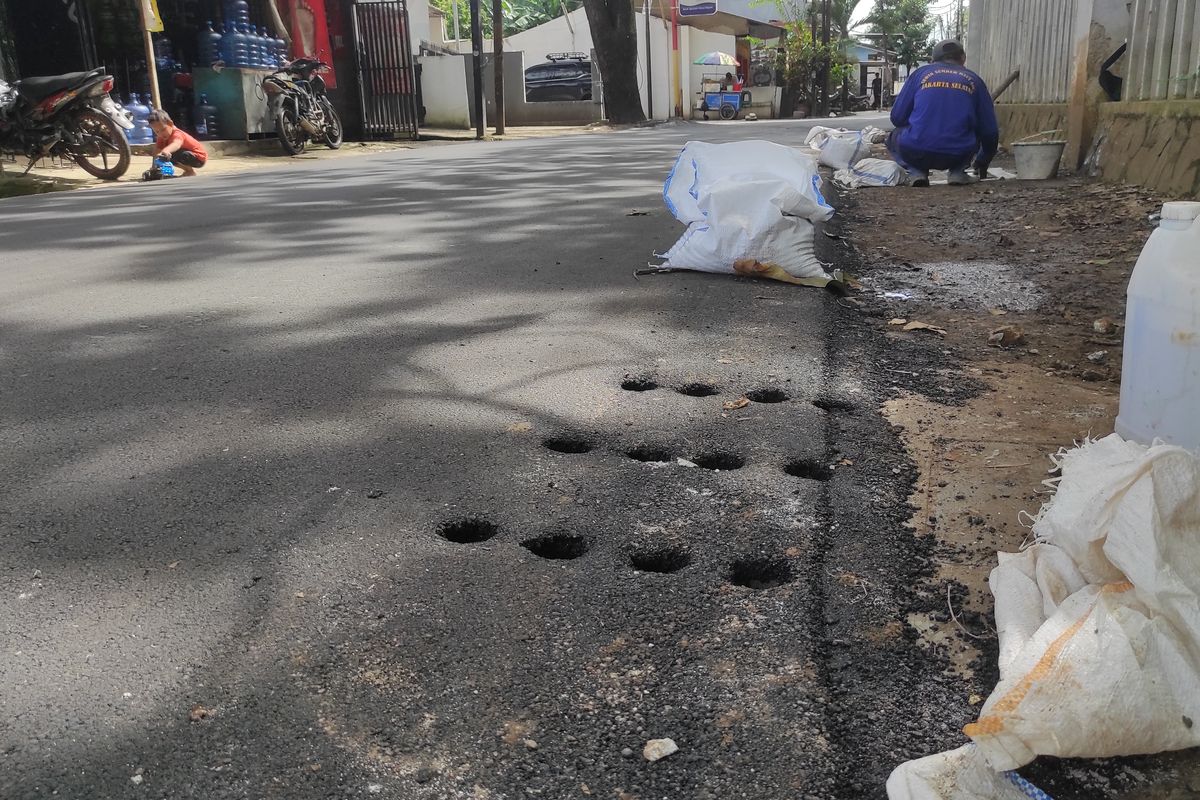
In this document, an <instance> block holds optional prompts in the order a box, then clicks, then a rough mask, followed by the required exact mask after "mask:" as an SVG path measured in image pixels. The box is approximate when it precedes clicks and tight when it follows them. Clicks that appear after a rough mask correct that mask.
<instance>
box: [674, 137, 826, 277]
mask: <svg viewBox="0 0 1200 800" xmlns="http://www.w3.org/2000/svg"><path fill="white" fill-rule="evenodd" d="M820 184H821V178H820V175H819V174H818V173H817V166H816V163H815V162H814V161H813V159H812V157H811V156H806V155H804V154H802V153H799V152H797V151H796V150H794V149H793V148H790V147H784V146H782V145H777V144H774V143H772V142H761V141H747V142H734V143H731V144H719V145H718V144H708V143H706V142H689V143H688V144H687V146H685V147H684V148H683V151H682V152H681V153H680V154H679V157H678V158H677V159H676V162H675V166H674V167H673V168H672V169H671V173H670V175H668V176H667V181H666V183H665V184H664V186H663V199H664V200H665V202H666V204H667V208H668V209H670V211H671V213H672V214H673V215H674V216H675V218H676V219H678V220H679V221H681V222H685V223H687V224H688V229H687V231H685V232H684V234H683V236H681V237H680V239H679V241H678V242H676V243H675V245H674V246H673V247H672V248H671V249H670V250H668V251H667V252H666V253H665V254H664V255H663V258H665V259H666V261H665V263H664V264H662V266H663V267H668V268H672V269H690V270H697V271H700V272H723V273H732V272H737V273H741V274H747V275H761V276H763V277H771V278H775V279H777V280H785V281H787V280H793V282H794V279H800V280H805V279H816V280H828V279H829V275H828V274H827V273H826V272H825V269H824V267H823V266H822V264H821V262H820V261H818V260H817V257H816V254H815V252H814V248H813V239H814V231H813V223H814V222H817V221H822V220H827V219H829V217H830V216H832V215H833V209H832V208H831V207H830V206H829V204H828V203H826V202H825V198H824V197H822V196H821V191H820Z"/></svg>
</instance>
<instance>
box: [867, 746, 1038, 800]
mask: <svg viewBox="0 0 1200 800" xmlns="http://www.w3.org/2000/svg"><path fill="white" fill-rule="evenodd" d="M1028 785H1029V784H1027V783H1025V782H1024V781H1022V780H1021V779H1020V777H1018V776H1015V775H1010V774H1008V773H1003V772H996V771H995V770H993V769H992V768H991V767H989V766H988V765H987V762H986V761H984V759H983V756H982V755H980V753H979V749H978V748H977V747H975V745H973V744H967V745H963V746H962V747H960V748H958V749H957V750H949V751H947V752H945V753H936V754H934V755H932V756H926V757H925V758H918V759H915V760H913V761H907V762H905V763H903V764H901V765H900V766H898V767H896V768H895V769H894V770H892V774H891V775H889V776H888V780H887V794H888V798H889V800H1029V798H1030V795H1029V794H1028V793H1026V792H1024V791H1022V789H1021V786H1028Z"/></svg>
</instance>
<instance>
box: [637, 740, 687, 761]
mask: <svg viewBox="0 0 1200 800" xmlns="http://www.w3.org/2000/svg"><path fill="white" fill-rule="evenodd" d="M678 750H679V745H677V744H675V740H674V739H651V740H650V741H648V742H646V746H645V747H643V748H642V758H644V759H646V760H647V761H658V760H659V759H663V758H666V757H667V756H669V755H671V753H674V752H677V751H678Z"/></svg>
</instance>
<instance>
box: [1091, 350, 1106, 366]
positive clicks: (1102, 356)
mask: <svg viewBox="0 0 1200 800" xmlns="http://www.w3.org/2000/svg"><path fill="white" fill-rule="evenodd" d="M1107 359H1108V351H1107V350H1097V351H1096V352H1094V353H1088V354H1087V360H1088V361H1090V362H1092V363H1093V364H1103V363H1104V362H1105V361H1106V360H1107Z"/></svg>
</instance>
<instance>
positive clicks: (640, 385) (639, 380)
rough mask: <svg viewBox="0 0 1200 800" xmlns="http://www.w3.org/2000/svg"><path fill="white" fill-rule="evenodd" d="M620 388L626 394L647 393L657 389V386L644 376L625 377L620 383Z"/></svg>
mask: <svg viewBox="0 0 1200 800" xmlns="http://www.w3.org/2000/svg"><path fill="white" fill-rule="evenodd" d="M621 388H622V389H624V390H625V391H627V392H648V391H650V390H651V389H657V388H658V384H657V383H655V382H654V381H653V380H652V379H651V378H648V377H646V376H645V375H626V376H625V380H623V381H621Z"/></svg>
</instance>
